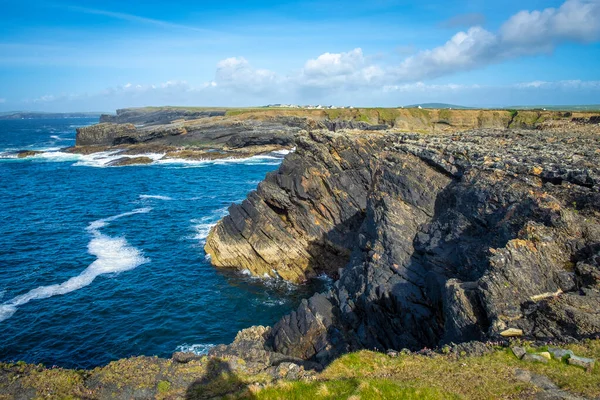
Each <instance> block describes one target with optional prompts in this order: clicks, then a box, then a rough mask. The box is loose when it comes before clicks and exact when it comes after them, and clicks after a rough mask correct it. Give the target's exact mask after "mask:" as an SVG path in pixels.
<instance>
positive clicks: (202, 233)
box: [190, 207, 229, 244]
mask: <svg viewBox="0 0 600 400" xmlns="http://www.w3.org/2000/svg"><path fill="white" fill-rule="evenodd" d="M228 208H229V207H223V208H219V209H218V210H215V211H213V212H212V213H211V214H210V215H207V216H205V217H202V218H199V219H192V220H191V221H190V222H191V223H192V224H194V231H195V232H196V234H195V235H194V236H192V239H193V240H198V241H199V242H200V243H201V244H204V242H205V241H206V238H207V237H208V234H209V233H210V230H211V229H212V228H213V227H214V226H215V225H217V222H219V220H220V219H221V218H223V217H224V216H226V215H227V210H228Z"/></svg>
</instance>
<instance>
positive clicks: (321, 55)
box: [0, 0, 600, 111]
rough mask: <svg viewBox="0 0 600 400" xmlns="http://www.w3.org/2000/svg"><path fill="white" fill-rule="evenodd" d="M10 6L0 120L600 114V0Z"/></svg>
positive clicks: (3, 18)
mask: <svg viewBox="0 0 600 400" xmlns="http://www.w3.org/2000/svg"><path fill="white" fill-rule="evenodd" d="M0 7H1V9H2V13H0V111H7V110H40V111H93V110H97V111H111V110H114V109H116V108H121V107H128V106H143V105H165V104H170V105H199V106H211V105H212V106H253V105H264V104H269V103H297V104H336V105H354V106H399V105H406V104H411V103H418V102H448V103H458V104H465V105H473V106H505V105H511V104H512V105H517V104H518V105H521V104H523V105H525V104H598V103H600V68H599V67H598V64H599V62H600V0H562V1H553V0H545V1H540V0H520V1H515V0H504V1H502V2H489V1H487V2H486V1H484V0H463V1H458V0H444V1H441V0H437V1H430V2H416V1H401V0H371V1H354V2H353V1H338V0H323V1H287V2H280V1H278V2H276V1H254V0H251V1H226V2H225V1H223V2H216V1H211V2H202V1H176V0H173V1H170V2H165V1H155V0H148V1H144V2H137V1H129V2H122V1H119V2H117V1H111V0H104V1H101V2H100V1H79V2H74V1H69V0H64V1H61V0H57V1H38V0H31V1H24V2H14V1H4V0H0Z"/></svg>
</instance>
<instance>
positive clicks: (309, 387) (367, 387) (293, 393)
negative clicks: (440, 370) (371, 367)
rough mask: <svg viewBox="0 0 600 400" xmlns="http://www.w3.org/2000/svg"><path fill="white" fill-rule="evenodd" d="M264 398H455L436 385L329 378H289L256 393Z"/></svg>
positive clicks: (384, 380) (425, 399) (326, 399)
mask: <svg viewBox="0 0 600 400" xmlns="http://www.w3.org/2000/svg"><path fill="white" fill-rule="evenodd" d="M256 398H257V399H262V400H276V399H286V400H287V399H289V400H296V399H297V400H304V399H323V400H337V399H357V400H358V399H361V400H369V399H373V400H378V399H406V400H413V399H414V400H417V399H423V400H428V399H442V398H444V399H452V398H458V397H456V396H453V395H452V394H449V393H445V392H443V391H440V390H437V389H432V388H415V387H411V386H407V385H403V384H399V383H396V382H392V381H390V380H387V379H340V380H335V381H326V382H289V383H282V384H280V385H278V386H276V387H269V388H267V389H264V390H262V391H260V392H258V393H257V394H256Z"/></svg>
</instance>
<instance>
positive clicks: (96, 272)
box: [0, 208, 151, 322]
mask: <svg viewBox="0 0 600 400" xmlns="http://www.w3.org/2000/svg"><path fill="white" fill-rule="evenodd" d="M150 210H151V209H150V208H142V209H138V210H134V211H130V212H127V213H123V214H119V215H116V216H113V217H109V218H104V219H100V220H97V221H94V222H92V223H90V224H89V225H88V228H87V230H88V232H90V233H91V234H92V240H90V242H89V244H88V253H90V254H91V255H93V256H96V260H95V261H94V262H92V263H91V264H90V265H89V266H88V267H87V268H86V269H85V270H84V271H83V272H82V273H81V274H79V275H77V276H74V277H72V278H70V279H68V280H67V281H65V282H63V283H59V284H54V285H48V286H40V287H38V288H36V289H33V290H30V291H29V292H27V293H25V294H22V295H19V296H16V297H15V298H13V299H12V300H10V301H7V302H5V303H4V304H2V305H0V322H2V321H4V320H6V319H8V318H10V317H11V316H12V315H13V314H14V313H15V312H16V311H17V308H18V307H20V306H22V305H25V304H27V303H29V302H30V301H32V300H42V299H47V298H49V297H53V296H59V295H63V294H67V293H71V292H74V291H76V290H79V289H81V288H84V287H86V286H88V285H90V284H91V283H92V282H93V281H94V279H96V278H97V277H98V276H100V275H106V274H118V273H121V272H125V271H129V270H132V269H134V268H136V267H138V266H140V265H142V264H145V263H147V262H149V261H150V260H149V259H148V258H145V257H144V256H143V254H142V252H141V251H140V250H138V249H136V248H135V247H133V246H131V245H130V244H129V243H128V242H127V240H126V239H125V238H113V237H110V236H107V235H104V234H102V233H101V232H100V228H102V227H105V226H106V225H107V224H108V223H109V222H111V221H114V220H116V219H119V218H123V217H126V216H129V215H134V214H140V213H146V212H149V211H150Z"/></svg>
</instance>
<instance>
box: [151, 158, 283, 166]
mask: <svg viewBox="0 0 600 400" xmlns="http://www.w3.org/2000/svg"><path fill="white" fill-rule="evenodd" d="M157 163H158V164H165V165H184V166H187V167H188V168H189V167H204V166H206V165H211V164H212V165H225V164H239V165H255V164H261V165H279V164H280V163H281V157H277V156H275V155H258V156H252V157H246V158H234V157H229V158H222V159H219V160H211V159H199V160H186V159H182V158H163V159H161V160H158V161H157Z"/></svg>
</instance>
